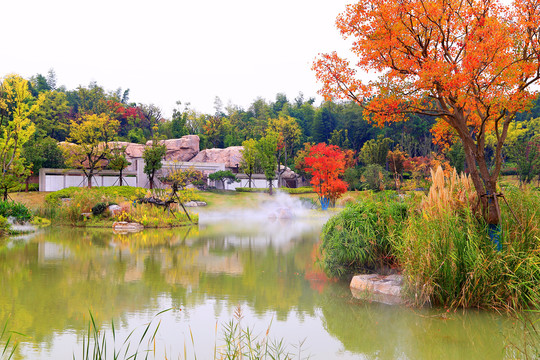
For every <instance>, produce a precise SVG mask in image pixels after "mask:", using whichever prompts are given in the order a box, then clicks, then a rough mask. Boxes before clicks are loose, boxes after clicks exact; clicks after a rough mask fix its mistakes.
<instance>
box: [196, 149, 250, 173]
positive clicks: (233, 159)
mask: <svg viewBox="0 0 540 360" xmlns="http://www.w3.org/2000/svg"><path fill="white" fill-rule="evenodd" d="M243 149H244V147H243V146H230V147H228V148H225V149H206V150H203V151H201V152H199V153H198V154H197V156H195V157H194V158H193V159H191V160H190V162H205V163H221V164H225V167H228V168H235V167H237V166H239V165H240V162H241V161H242V150H243Z"/></svg>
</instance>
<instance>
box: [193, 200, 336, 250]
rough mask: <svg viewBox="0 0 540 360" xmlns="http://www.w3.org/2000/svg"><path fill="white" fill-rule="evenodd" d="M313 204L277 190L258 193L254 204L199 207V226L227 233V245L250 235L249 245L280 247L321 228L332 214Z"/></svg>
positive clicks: (207, 229) (202, 228) (235, 243)
mask: <svg viewBox="0 0 540 360" xmlns="http://www.w3.org/2000/svg"><path fill="white" fill-rule="evenodd" d="M312 207H313V206H312V204H310V203H303V202H302V201H301V200H300V199H298V198H296V197H292V196H290V195H289V194H286V193H281V192H277V193H276V194H274V195H273V196H272V197H268V196H264V195H262V194H261V195H260V197H259V199H258V201H257V205H255V206H253V205H251V206H249V207H245V208H231V209H229V210H227V209H224V210H221V211H207V210H205V209H204V208H203V209H199V228H200V229H201V230H206V231H211V232H214V231H215V232H220V233H227V234H228V235H227V242H228V243H229V244H230V245H236V246H238V245H240V244H241V243H242V242H243V241H244V240H245V239H246V238H249V239H251V240H253V241H252V242H251V246H255V247H264V246H267V245H269V244H272V245H273V246H275V247H277V248H283V247H287V246H289V245H291V243H293V242H294V241H295V239H299V238H300V237H301V235H302V234H305V233H310V232H313V231H316V232H318V231H320V228H321V227H322V225H323V224H324V223H325V222H326V221H327V220H328V218H329V217H330V216H331V215H332V214H331V213H329V212H321V211H316V210H313V209H312ZM212 230H213V231H212Z"/></svg>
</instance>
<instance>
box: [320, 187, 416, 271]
mask: <svg viewBox="0 0 540 360" xmlns="http://www.w3.org/2000/svg"><path fill="white" fill-rule="evenodd" d="M407 209H408V205H407V203H405V202H403V201H401V200H400V198H397V197H395V198H393V199H390V198H385V199H380V200H375V199H373V198H366V199H363V200H362V201H360V202H358V203H356V204H353V205H349V206H347V207H346V208H345V209H344V210H343V211H342V212H340V213H339V214H338V215H336V216H334V217H333V218H331V219H330V220H329V221H328V222H327V223H326V224H325V226H324V228H323V232H322V244H321V252H322V262H323V265H324V268H325V269H326V271H327V272H328V273H329V275H331V276H344V275H349V274H353V273H358V272H361V273H370V272H386V271H388V270H389V268H391V267H395V266H396V265H397V262H396V257H395V255H396V254H395V250H394V249H395V245H394V244H395V243H397V242H399V241H400V240H399V239H401V237H402V231H403V228H404V224H405V220H406V219H407V214H408V211H407Z"/></svg>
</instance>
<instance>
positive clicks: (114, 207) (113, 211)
mask: <svg viewBox="0 0 540 360" xmlns="http://www.w3.org/2000/svg"><path fill="white" fill-rule="evenodd" d="M108 209H109V212H110V213H111V215H113V216H114V215H117V214H120V213H121V212H122V208H121V207H120V206H119V205H109V207H108Z"/></svg>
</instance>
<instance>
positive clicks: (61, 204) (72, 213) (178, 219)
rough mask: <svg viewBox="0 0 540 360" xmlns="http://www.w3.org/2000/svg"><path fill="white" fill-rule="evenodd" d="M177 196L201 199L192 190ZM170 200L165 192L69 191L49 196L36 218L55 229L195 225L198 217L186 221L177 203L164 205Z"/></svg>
mask: <svg viewBox="0 0 540 360" xmlns="http://www.w3.org/2000/svg"><path fill="white" fill-rule="evenodd" d="M177 195H178V199H179V200H180V201H181V202H182V203H185V202H188V201H192V200H194V201H197V200H200V199H201V198H200V195H199V194H198V192H197V191H195V190H193V189H187V190H181V191H179V192H178V193H177ZM175 199H176V198H175ZM178 199H176V200H178ZM150 200H151V201H150ZM170 200H171V194H170V191H169V190H164V189H154V190H148V189H143V188H136V187H130V186H111V187H94V188H78V187H71V188H66V189H63V190H60V191H56V192H54V193H51V194H48V195H47V196H46V198H45V202H46V204H45V206H43V207H41V208H39V209H37V211H36V214H37V215H39V216H41V217H45V218H48V219H50V220H51V221H52V222H53V223H54V224H56V225H70V226H82V227H112V226H113V223H115V222H134V223H138V224H141V225H142V226H143V227H145V228H171V227H179V226H187V225H191V224H196V223H197V222H198V217H197V215H195V214H192V215H191V214H190V216H189V218H188V216H187V214H186V213H185V212H184V211H183V209H182V207H181V206H179V205H178V204H177V203H170V204H167V202H169V201H170ZM155 204H162V205H163V204H167V205H168V206H156V205H155Z"/></svg>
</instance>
